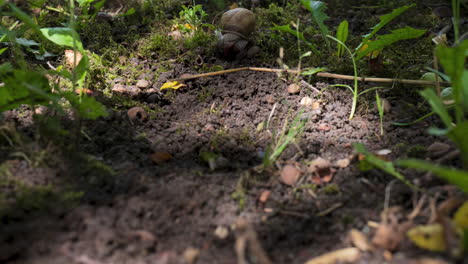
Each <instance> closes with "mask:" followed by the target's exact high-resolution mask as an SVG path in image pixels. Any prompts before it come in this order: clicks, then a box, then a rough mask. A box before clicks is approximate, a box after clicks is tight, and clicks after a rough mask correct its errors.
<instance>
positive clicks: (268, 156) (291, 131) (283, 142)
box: [263, 113, 307, 168]
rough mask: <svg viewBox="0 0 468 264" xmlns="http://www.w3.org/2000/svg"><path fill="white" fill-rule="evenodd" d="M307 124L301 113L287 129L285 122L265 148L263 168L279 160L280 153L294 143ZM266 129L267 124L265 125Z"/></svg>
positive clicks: (286, 122)
mask: <svg viewBox="0 0 468 264" xmlns="http://www.w3.org/2000/svg"><path fill="white" fill-rule="evenodd" d="M306 123H307V119H304V118H303V117H302V113H298V114H297V115H296V117H295V118H294V120H293V121H292V123H291V126H289V127H288V125H289V124H288V121H287V120H286V121H285V122H284V124H283V128H282V129H281V132H280V133H279V134H276V133H274V132H273V133H272V134H273V137H272V139H273V141H272V143H271V144H270V145H269V146H268V147H267V150H266V151H265V156H264V158H263V166H264V168H268V167H269V166H271V165H272V164H273V163H274V162H275V161H276V159H278V158H279V156H280V155H281V153H283V151H284V150H285V149H286V147H287V146H288V145H289V144H291V143H292V142H294V141H295V140H296V138H297V137H298V136H299V135H300V134H301V133H302V131H303V130H304V126H305V124H306ZM266 126H267V128H268V126H269V123H267V125H266Z"/></svg>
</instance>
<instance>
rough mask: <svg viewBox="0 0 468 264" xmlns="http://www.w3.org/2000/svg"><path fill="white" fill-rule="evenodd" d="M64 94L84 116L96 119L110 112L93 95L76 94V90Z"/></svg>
mask: <svg viewBox="0 0 468 264" xmlns="http://www.w3.org/2000/svg"><path fill="white" fill-rule="evenodd" d="M63 95H64V97H65V98H66V99H67V100H68V101H69V102H70V104H71V105H72V106H73V108H75V109H76V111H77V112H78V114H79V115H80V116H81V117H83V118H87V119H91V120H95V119H97V118H98V117H101V116H107V115H108V114H109V113H107V111H106V108H105V107H104V105H102V104H101V103H99V102H98V101H96V99H94V98H93V97H89V96H86V95H85V96H79V95H77V94H75V92H66V93H64V94H63Z"/></svg>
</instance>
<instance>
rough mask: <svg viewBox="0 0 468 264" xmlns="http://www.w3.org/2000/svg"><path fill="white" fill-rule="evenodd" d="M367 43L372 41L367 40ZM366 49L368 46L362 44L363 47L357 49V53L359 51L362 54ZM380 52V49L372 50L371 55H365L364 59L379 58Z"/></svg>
mask: <svg viewBox="0 0 468 264" xmlns="http://www.w3.org/2000/svg"><path fill="white" fill-rule="evenodd" d="M368 42H372V41H371V40H369V41H368ZM367 48H369V45H367V44H364V45H362V47H361V48H360V49H359V51H360V52H363V51H365V50H366V49H367ZM381 51H382V49H378V50H374V51H372V52H371V53H368V54H367V55H366V57H370V58H371V59H376V58H377V57H379V55H380V52H381Z"/></svg>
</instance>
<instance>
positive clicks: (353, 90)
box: [327, 36, 382, 120]
mask: <svg viewBox="0 0 468 264" xmlns="http://www.w3.org/2000/svg"><path fill="white" fill-rule="evenodd" d="M327 37H329V38H331V39H333V40H334V41H336V42H338V44H340V45H341V46H343V47H344V49H345V50H346V51H347V52H348V54H349V57H350V58H351V61H352V62H353V70H354V87H351V86H349V85H347V84H334V85H330V86H329V87H345V88H348V89H349V90H350V91H351V93H352V94H353V102H352V105H351V113H350V114H349V119H350V120H351V119H353V117H354V113H355V112H356V106H357V100H358V98H359V96H361V95H363V94H365V93H367V92H371V91H374V90H377V89H380V88H382V87H372V88H369V89H366V90H364V91H361V92H359V86H358V70H357V65H356V60H355V58H354V55H353V53H352V52H351V50H350V49H349V48H348V46H346V44H344V43H343V42H341V41H340V40H338V39H337V38H335V37H332V36H327Z"/></svg>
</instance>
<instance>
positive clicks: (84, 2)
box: [76, 0, 94, 7]
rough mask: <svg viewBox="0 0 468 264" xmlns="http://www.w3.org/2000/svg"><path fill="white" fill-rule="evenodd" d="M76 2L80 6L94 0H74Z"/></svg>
mask: <svg viewBox="0 0 468 264" xmlns="http://www.w3.org/2000/svg"><path fill="white" fill-rule="evenodd" d="M76 1H77V2H78V4H79V5H80V7H83V6H88V5H90V4H91V3H92V2H94V0H76Z"/></svg>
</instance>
